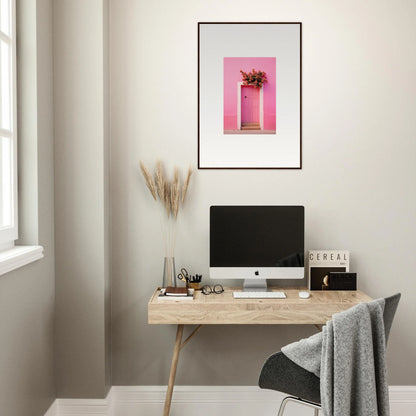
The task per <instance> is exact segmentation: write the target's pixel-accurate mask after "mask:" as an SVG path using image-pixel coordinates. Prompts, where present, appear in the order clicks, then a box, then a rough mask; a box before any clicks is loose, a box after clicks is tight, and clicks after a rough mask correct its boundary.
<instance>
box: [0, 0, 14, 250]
mask: <svg viewBox="0 0 416 416" xmlns="http://www.w3.org/2000/svg"><path fill="white" fill-rule="evenodd" d="M8 2H9V7H10V17H9V18H10V20H9V23H10V36H9V35H7V34H6V33H4V32H2V31H1V30H0V39H1V40H2V41H4V42H5V43H7V44H8V45H9V46H10V48H11V51H10V60H11V65H10V71H11V73H10V83H11V85H10V86H11V88H10V101H11V108H10V116H11V123H10V127H11V130H10V131H9V130H6V129H3V128H2V127H0V136H1V137H8V138H10V139H11V142H12V155H11V172H12V174H11V183H10V186H11V199H12V200H11V204H12V210H11V215H12V221H11V225H10V226H8V227H4V228H2V229H0V251H3V250H7V249H10V248H13V247H14V242H15V240H17V239H18V236H19V234H18V198H17V167H18V165H17V164H18V161H17V141H18V135H17V67H16V60H17V53H16V0H8ZM0 93H1V91H0Z"/></svg>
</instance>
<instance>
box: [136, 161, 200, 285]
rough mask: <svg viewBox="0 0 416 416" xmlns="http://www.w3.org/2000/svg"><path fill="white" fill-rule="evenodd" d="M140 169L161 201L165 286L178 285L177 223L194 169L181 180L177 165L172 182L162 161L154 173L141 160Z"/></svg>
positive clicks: (189, 170) (154, 194)
mask: <svg viewBox="0 0 416 416" xmlns="http://www.w3.org/2000/svg"><path fill="white" fill-rule="evenodd" d="M140 169H141V171H142V174H143V177H144V180H145V182H146V186H147V187H148V188H149V191H150V193H151V194H152V197H153V199H154V200H155V201H156V202H157V201H160V204H159V205H160V207H161V210H160V213H161V226H162V235H163V240H164V243H165V261H164V268H163V287H166V286H176V279H175V275H176V273H175V242H176V224H177V220H178V214H179V211H180V207H181V206H183V204H184V202H185V198H186V195H187V192H188V187H189V182H190V180H191V175H192V169H191V168H190V167H189V169H188V173H187V175H186V178H185V180H183V181H181V178H180V175H179V169H178V168H177V167H175V169H174V173H173V179H172V181H171V182H170V181H169V180H168V179H167V178H166V176H165V173H164V170H163V166H162V162H160V161H158V162H157V163H156V171H155V173H154V174H152V173H150V172H149V170H148V169H147V168H146V167H145V166H144V164H143V163H142V162H140Z"/></svg>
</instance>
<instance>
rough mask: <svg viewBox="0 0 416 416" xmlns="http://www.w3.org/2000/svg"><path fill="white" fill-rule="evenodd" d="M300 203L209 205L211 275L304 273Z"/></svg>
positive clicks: (283, 275)
mask: <svg viewBox="0 0 416 416" xmlns="http://www.w3.org/2000/svg"><path fill="white" fill-rule="evenodd" d="M304 217H305V214H304V207H303V206H212V207H211V210H210V275H211V277H213V278H239V277H240V278H244V279H265V278H268V279H270V278H276V279H286V278H287V279H293V278H295V279H296V278H298V279H301V278H303V277H304V223H305V220H304Z"/></svg>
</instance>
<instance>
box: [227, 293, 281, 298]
mask: <svg viewBox="0 0 416 416" xmlns="http://www.w3.org/2000/svg"><path fill="white" fill-rule="evenodd" d="M233 297H234V298H236V299H285V298H286V294H285V292H233Z"/></svg>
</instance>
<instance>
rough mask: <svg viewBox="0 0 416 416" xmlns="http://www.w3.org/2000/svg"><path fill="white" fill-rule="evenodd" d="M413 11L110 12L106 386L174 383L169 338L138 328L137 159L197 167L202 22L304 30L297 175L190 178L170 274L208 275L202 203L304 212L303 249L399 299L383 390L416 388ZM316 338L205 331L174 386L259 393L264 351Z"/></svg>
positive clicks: (128, 7) (293, 7)
mask: <svg viewBox="0 0 416 416" xmlns="http://www.w3.org/2000/svg"><path fill="white" fill-rule="evenodd" d="M415 12H416V4H415V3H414V2H411V1H406V0H397V1H395V2H392V1H387V0H370V1H366V2H362V1H358V0H352V1H337V2H334V1H329V0H318V1H314V2H310V1H307V0H299V1H297V2H287V1H276V0H264V1H262V2H259V3H258V4H256V8H253V3H252V2H251V1H246V0H242V1H227V2H224V1H222V0H212V1H209V2H208V1H203V0H188V1H187V0H178V1H171V0H165V1H163V0H161V1H155V2H152V3H148V2H143V1H134V0H112V1H111V2H110V83H111V141H112V148H111V151H112V165H111V183H112V189H111V191H112V196H111V197H112V237H113V240H112V255H113V270H112V272H113V275H112V291H113V292H112V297H113V304H112V310H113V317H112V325H113V330H112V347H113V385H130V384H132V385H137V384H145V385H150V384H153V385H161V384H165V383H166V380H167V377H168V368H169V363H170V358H171V349H172V344H173V337H174V331H175V329H174V328H172V327H165V326H149V325H148V324H147V301H148V299H149V297H150V295H151V293H152V291H153V290H154V288H155V287H156V286H157V285H160V284H161V282H162V264H163V245H162V239H161V234H160V225H159V217H158V213H157V212H156V210H155V206H154V205H153V200H152V199H151V197H150V195H149V193H148V191H147V189H146V188H145V185H144V183H143V180H142V178H141V177H140V174H139V170H138V162H139V160H140V159H143V160H144V161H145V162H147V163H148V164H151V163H153V162H154V161H155V160H156V159H158V158H160V159H161V160H163V161H165V162H166V165H167V166H168V167H169V168H171V167H173V165H174V164H177V165H178V166H183V167H184V168H186V167H187V165H188V163H189V162H191V163H192V164H193V165H194V166H195V165H196V160H197V22H198V21H301V22H302V23H303V96H302V100H303V169H302V170H299V171H284V170H283V171H278V170H276V171H244V170H240V171H215V170H214V171H197V172H196V174H195V176H194V177H193V183H192V188H191V190H190V194H189V204H188V205H187V207H186V208H185V210H184V212H183V216H182V217H181V219H180V222H179V226H178V241H177V249H176V259H177V265H178V266H187V267H188V268H190V269H191V270H192V271H193V272H197V273H202V274H203V275H204V277H206V276H207V274H208V209H209V206H210V205H212V204H303V205H304V206H305V207H306V248H307V249H312V248H314V249H320V248H328V249H329V248H335V249H348V250H350V251H351V258H352V264H351V268H352V270H353V271H356V272H358V276H359V287H360V289H362V290H364V291H366V292H367V293H368V294H370V295H371V296H373V297H378V296H385V295H390V294H392V293H394V292H396V291H401V292H402V294H403V298H402V302H401V305H400V307H399V310H398V313H397V320H396V322H395V323H394V325H393V329H392V335H391V341H390V346H389V365H390V384H401V385H405V384H413V385H414V384H416V378H415V377H416V376H415V374H416V367H415V362H416V332H415V331H414V329H413V328H414V322H413V317H414V316H415V314H416V283H415V276H414V274H415V270H416V257H415V255H414V253H415V252H416V239H415V231H416V215H415V208H416V186H415V185H416V184H415V178H416V164H415V162H414V161H415V157H416V140H415V133H416V118H415V117H414V110H415V106H416V81H415V77H414V74H415V69H416V49H415V48H414V39H415V38H416V26H415V25H414V16H415ZM219 82H221V80H219ZM313 332H314V329H313V328H310V327H306V326H302V327H293V326H292V327H258V326H256V327H242V326H240V327H237V326H231V327H225V326H222V327H221V326H220V327H205V328H203V330H202V331H201V332H200V333H199V334H198V336H197V337H196V338H195V340H193V341H192V343H191V344H190V345H189V346H187V349H186V350H185V351H184V356H183V357H182V361H181V363H180V365H179V369H178V375H177V380H178V383H179V384H200V385H204V384H213V385H226V384H231V385H253V384H256V383H257V377H258V373H259V369H260V368H261V365H262V363H263V360H264V359H265V358H266V356H267V355H268V354H270V353H272V352H274V351H276V350H279V349H280V347H281V346H282V345H284V344H286V343H288V342H290V341H293V340H296V339H298V338H300V337H304V336H308V335H309V334H311V333H313Z"/></svg>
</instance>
